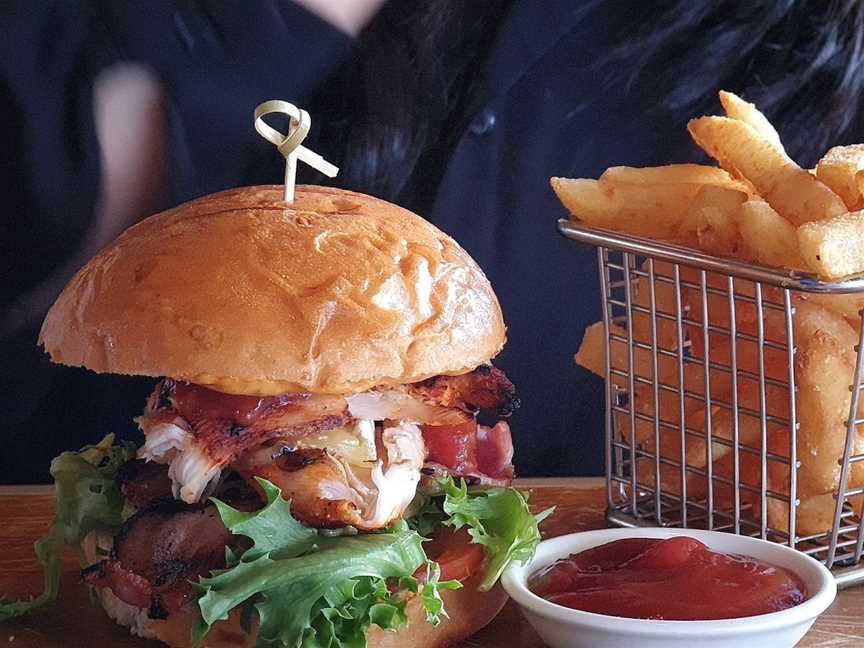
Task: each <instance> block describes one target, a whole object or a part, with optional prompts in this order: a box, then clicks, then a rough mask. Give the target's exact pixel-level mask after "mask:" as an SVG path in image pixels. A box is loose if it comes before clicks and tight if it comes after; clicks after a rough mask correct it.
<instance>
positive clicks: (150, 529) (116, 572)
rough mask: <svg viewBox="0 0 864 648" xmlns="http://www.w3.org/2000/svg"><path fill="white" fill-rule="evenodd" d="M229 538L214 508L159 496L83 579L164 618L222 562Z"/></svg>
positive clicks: (125, 526) (130, 521) (128, 524)
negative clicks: (106, 556)
mask: <svg viewBox="0 0 864 648" xmlns="http://www.w3.org/2000/svg"><path fill="white" fill-rule="evenodd" d="M231 539H232V535H231V533H230V532H229V531H228V529H226V528H225V526H224V525H223V524H222V520H221V519H220V518H219V514H218V513H217V512H216V509H215V507H213V506H206V507H193V506H188V505H186V504H182V503H180V502H177V501H175V500H171V499H167V500H158V501H157V502H155V503H154V504H152V505H151V506H149V507H147V508H145V509H143V510H141V511H139V512H138V513H136V514H135V515H133V516H132V517H131V518H129V519H128V520H127V521H126V522H125V523H124V524H123V526H122V527H121V529H120V532H119V533H118V534H117V536H116V537H115V538H114V547H113V549H112V551H111V557H110V558H109V559H108V560H104V561H102V562H101V563H97V564H96V565H93V566H91V567H88V568H87V569H85V570H84V572H83V573H82V577H83V579H84V581H85V582H87V583H89V584H91V585H95V586H97V587H109V588H110V589H111V591H112V592H114V594H115V595H116V596H117V598H119V599H120V600H122V601H124V602H126V603H128V604H130V605H134V606H136V607H140V608H146V609H148V610H149V611H150V616H151V618H164V617H165V616H167V615H168V614H170V613H171V612H173V611H174V610H178V609H179V608H181V607H183V605H185V604H186V603H187V602H188V601H189V600H190V599H191V597H192V586H191V583H190V581H195V580H197V578H198V577H199V576H204V575H206V574H209V573H210V572H211V571H212V570H214V569H220V568H222V567H224V566H225V546H226V545H228V544H230V543H231Z"/></svg>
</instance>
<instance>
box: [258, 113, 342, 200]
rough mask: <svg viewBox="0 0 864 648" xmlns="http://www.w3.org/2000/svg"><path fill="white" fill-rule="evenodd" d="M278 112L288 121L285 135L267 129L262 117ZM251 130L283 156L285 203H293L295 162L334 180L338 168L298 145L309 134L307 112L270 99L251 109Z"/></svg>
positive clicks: (271, 128)
mask: <svg viewBox="0 0 864 648" xmlns="http://www.w3.org/2000/svg"><path fill="white" fill-rule="evenodd" d="M274 113H280V114H283V115H287V116H288V119H289V126H288V134H287V135H285V134H283V133H281V132H279V131H278V130H276V129H275V128H273V127H272V126H270V125H269V124H268V123H267V122H266V121H264V117H265V116H266V115H272V114H274ZM254 125H255V130H256V131H258V134H259V135H261V137H263V138H264V139H266V140H267V141H268V142H270V143H271V144H273V145H274V146H276V148H277V149H278V150H279V152H280V153H281V154H282V155H283V156H284V157H285V202H287V203H291V202H294V186H295V180H296V176H297V160H298V159H299V160H302V161H303V162H305V163H306V164H308V165H309V166H311V167H312V168H314V169H317V170H318V171H320V172H321V173H323V174H324V175H326V176H327V177H328V178H334V177H336V174H337V173H339V168H338V167H336V166H334V165H332V164H330V163H329V162H328V161H327V160H325V159H324V158H323V157H321V156H320V155H318V154H317V153H315V152H314V151H310V150H309V149H308V148H306V147H305V146H302V145H301V144H302V142H303V140H305V139H306V136H307V135H308V134H309V128H310V126H311V125H312V118H311V117H310V116H309V113H308V112H306V111H305V110H302V109H301V108H298V107H297V106H295V105H294V104H292V103H288V102H287V101H282V100H281V99H271V100H270V101H265V102H264V103H262V104H258V106H257V107H256V108H255V122H254Z"/></svg>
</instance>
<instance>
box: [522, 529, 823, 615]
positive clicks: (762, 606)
mask: <svg viewBox="0 0 864 648" xmlns="http://www.w3.org/2000/svg"><path fill="white" fill-rule="evenodd" d="M529 587H530V589H531V590H532V591H533V592H534V593H535V594H537V595H539V596H542V597H543V598H545V599H547V600H549V601H552V602H553V603H557V604H558V605H563V606H565V607H569V608H574V609H576V610H583V611H585V612H595V613H597V614H606V615H610V616H618V617H628V618H633V619H662V620H669V621H672V620H677V621H695V620H709V619H734V618H739V617H748V616H755V615H758V614H767V613H769V612H777V611H779V610H784V609H786V608H790V607H793V606H795V605H798V604H799V603H802V602H803V601H804V600H805V599H806V598H807V592H806V590H805V587H804V584H803V583H802V582H801V580H800V579H799V578H798V577H797V576H796V575H795V574H792V573H791V572H789V571H787V570H785V569H783V568H780V567H775V566H773V565H769V564H767V563H763V562H760V561H758V560H756V559H754V558H749V557H747V556H739V555H736V554H723V553H715V552H713V551H711V550H710V549H709V548H708V547H706V546H705V545H704V544H702V543H701V542H699V541H698V540H695V539H693V538H688V537H686V536H677V537H673V538H667V539H658V538H627V539H625V540H616V541H614V542H609V543H607V544H604V545H600V546H598V547H593V548H591V549H587V550H585V551H582V552H580V553H577V554H572V555H570V556H569V557H567V558H562V559H561V560H558V561H557V562H555V563H554V564H552V565H550V566H549V567H546V568H545V569H543V570H541V571H539V572H537V573H536V574H534V575H533V576H532V577H531V580H530V582H529Z"/></svg>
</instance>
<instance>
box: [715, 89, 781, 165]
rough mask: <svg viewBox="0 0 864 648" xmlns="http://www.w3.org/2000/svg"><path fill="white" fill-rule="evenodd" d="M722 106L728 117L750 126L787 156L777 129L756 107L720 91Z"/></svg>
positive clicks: (724, 91)
mask: <svg viewBox="0 0 864 648" xmlns="http://www.w3.org/2000/svg"><path fill="white" fill-rule="evenodd" d="M720 105H722V106H723V110H724V111H726V116H727V117H729V118H731V119H737V120H739V121H743V122H744V123H746V124H750V126H752V127H753V128H754V129H755V130H756V132H758V133H759V134H760V135H762V137H764V138H765V139H766V140H768V141H769V142H771V144H773V145H774V146H775V147H777V149H778V150H779V151H781V152H782V153H783V154H784V155H785V154H786V149H785V148H783V142H781V141H780V135H779V134H778V133H777V129H775V128H774V125H773V124H772V123H771V122H770V121H768V118H767V117H766V116H765V115H763V114H762V112H761V111H760V110H759V109H758V108H757V107H756V106H755V105H753V104H752V103H750V102H749V101H744V100H743V99H742V98H741V97H739V96H738V95H736V94H735V93H733V92H727V91H726V90H721V91H720Z"/></svg>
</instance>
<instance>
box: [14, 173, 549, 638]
mask: <svg viewBox="0 0 864 648" xmlns="http://www.w3.org/2000/svg"><path fill="white" fill-rule="evenodd" d="M504 342H505V327H504V322H503V319H502V315H501V309H500V307H499V304H498V301H497V299H496V297H495V294H494V292H493V291H492V288H491V286H490V284H489V282H488V280H487V279H486V277H485V276H484V274H483V272H482V271H481V270H480V268H479V267H478V266H477V264H476V263H475V262H474V261H473V260H472V259H471V258H470V257H469V255H468V254H467V253H466V252H465V251H464V250H463V249H462V248H461V247H459V245H458V244H457V243H456V242H455V241H453V240H452V239H451V238H450V237H448V236H447V235H446V234H444V233H442V232H441V231H439V230H438V229H436V228H435V227H434V226H432V225H431V224H430V223H428V222H426V221H424V220H423V219H421V218H420V217H419V216H416V215H415V214H413V213H411V212H409V211H406V210H405V209H402V208H400V207H397V206H395V205H392V204H390V203H387V202H384V201H382V200H378V199H376V198H373V197H370V196H367V195H363V194H359V193H354V192H349V191H342V190H337V189H330V188H323V187H311V186H307V187H299V188H298V189H297V192H296V197H295V200H294V202H293V203H291V204H286V203H285V202H283V200H282V192H281V188H279V187H250V188H242V189H236V190H231V191H226V192H223V193H219V194H214V195H211V196H206V197H204V198H201V199H198V200H195V201H192V202H190V203H187V204H185V205H181V206H180V207H177V208H175V209H172V210H169V211H167V212H164V213H161V214H158V215H156V216H153V217H151V218H149V219H146V220H144V221H142V222H141V223H139V224H137V225H135V226H134V227H132V228H130V229H129V230H127V231H126V232H124V233H123V234H122V235H121V236H120V237H119V238H118V239H117V240H116V241H114V242H113V243H112V244H110V245H109V246H108V247H106V248H105V249H103V250H102V251H101V252H100V253H99V254H98V255H97V256H96V257H95V258H93V259H92V260H91V261H90V262H89V263H88V264H87V265H86V266H85V267H84V268H83V269H82V270H81V271H80V272H78V274H77V275H76V276H75V277H74V278H73V279H72V281H71V282H70V283H69V285H68V286H67V287H66V288H65V290H64V291H63V292H62V294H61V295H60V297H59V298H58V299H57V301H56V303H55V304H54V305H53V307H52V308H51V310H50V311H49V313H48V315H47V317H46V319H45V322H44V324H43V326H42V331H41V334H40V343H41V344H42V345H43V346H44V348H45V350H46V351H47V353H48V354H49V355H50V356H51V359H52V360H53V361H55V362H58V363H61V364H64V365H69V366H76V367H86V368H87V369H90V370H92V371H96V372H100V373H113V374H124V375H138V376H152V377H153V378H154V379H155V381H156V383H155V387H154V389H153V392H152V394H151V395H150V397H149V398H148V399H147V402H146V404H145V406H144V409H143V412H141V413H140V416H138V417H137V418H136V419H135V421H136V422H137V425H138V427H139V428H140V431H141V432H142V433H143V441H141V442H140V444H137V447H136V444H131V443H128V442H127V443H119V442H115V439H114V437H113V436H108V437H106V438H105V439H104V440H103V441H102V442H101V443H98V444H96V445H92V446H88V447H85V448H83V449H82V450H80V451H79V452H66V453H63V454H62V455H60V456H59V457H57V458H56V459H55V460H54V461H53V462H52V466H51V472H52V475H53V477H54V479H55V484H56V494H57V509H56V511H57V512H56V515H55V519H54V521H53V523H52V526H51V528H50V530H49V532H48V535H47V536H46V537H45V538H44V539H43V540H41V541H40V542H39V543H37V547H36V548H37V554H38V555H39V557H40V560H41V561H42V563H43V565H44V566H45V570H46V581H45V582H46V590H45V592H44V593H43V595H42V596H40V597H38V598H36V599H34V600H32V601H18V602H5V603H3V604H2V605H0V620H3V619H8V618H10V617H13V616H17V615H20V614H24V613H27V612H30V611H32V610H34V609H37V608H40V607H43V606H45V605H48V604H50V603H51V601H52V600H53V599H54V598H56V595H57V582H58V581H57V579H58V570H59V564H60V561H59V556H60V553H61V552H62V551H63V549H64V547H65V546H67V545H72V546H73V547H74V548H75V549H76V550H77V552H78V555H79V556H80V557H82V562H83V563H84V564H83V571H82V579H83V581H84V582H85V583H87V584H88V585H89V586H90V587H92V589H93V590H94V591H95V593H96V594H97V596H98V599H99V600H100V602H101V604H102V606H103V607H104V609H105V611H106V612H107V614H108V615H109V616H110V617H111V618H113V619H114V620H115V621H117V622H118V623H120V624H122V625H125V626H128V627H129V628H130V629H131V632H132V633H133V634H136V635H140V636H142V637H148V638H154V639H158V640H161V641H163V642H165V643H167V644H169V645H171V646H192V645H202V646H228V645H230V646H237V645H250V646H251V645H255V646H286V647H294V646H333V647H336V646H363V645H371V646H404V645H409V644H410V645H415V646H420V647H423V646H438V645H444V644H447V643H449V642H452V641H455V640H458V639H461V638H463V637H466V636H468V635H470V634H472V633H473V632H475V631H477V630H478V629H480V628H482V627H483V626H484V625H486V624H487V623H488V622H489V621H490V620H491V619H492V618H493V617H494V616H495V615H496V614H497V613H498V611H499V610H500V608H501V606H502V605H503V603H504V601H505V594H504V593H503V592H502V590H501V588H500V586H498V585H497V584H496V583H497V580H498V577H499V576H500V574H501V572H502V570H503V569H504V568H505V567H506V566H507V564H508V563H510V562H511V561H514V560H520V561H524V560H527V559H528V558H530V557H531V555H532V554H533V552H534V549H535V546H536V544H537V543H538V541H539V539H540V535H539V532H538V529H537V524H538V522H539V521H540V519H541V518H542V515H543V514H540V515H536V516H535V515H532V514H531V512H529V508H528V505H527V501H526V497H525V496H524V494H522V493H520V492H518V491H516V490H513V489H512V488H510V483H511V481H512V478H513V466H512V456H513V445H512V442H511V437H510V429H509V427H508V424H507V422H506V418H507V416H508V415H509V414H510V413H511V412H512V411H513V409H514V408H515V407H517V406H518V400H517V399H516V397H515V393H514V388H513V385H512V384H511V382H510V381H509V380H508V379H507V377H506V376H505V375H504V373H503V372H502V371H501V370H500V369H498V368H496V367H494V366H493V365H492V364H491V360H492V358H494V357H495V356H496V354H497V353H498V352H499V351H500V350H501V348H502V347H503V345H504ZM478 416H479V417H482V418H478ZM478 420H484V421H486V422H488V423H490V425H482V424H480V423H478Z"/></svg>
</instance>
